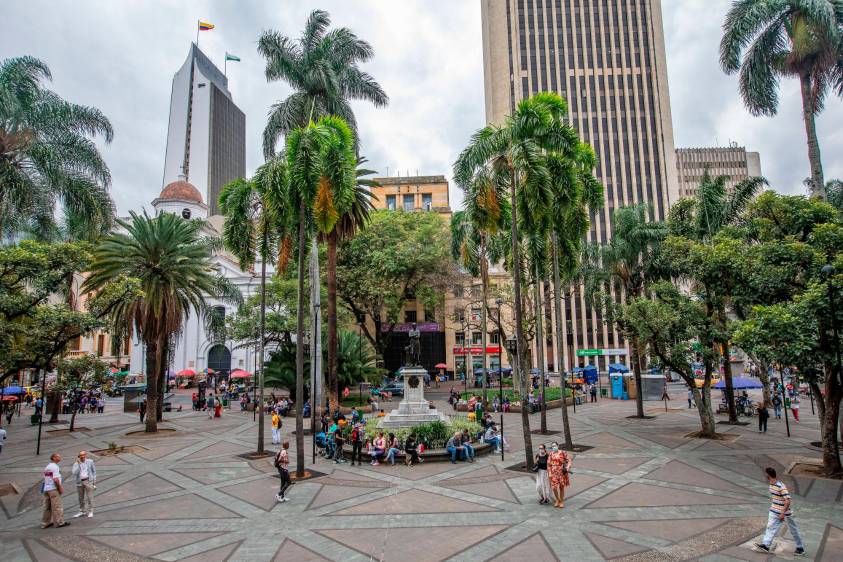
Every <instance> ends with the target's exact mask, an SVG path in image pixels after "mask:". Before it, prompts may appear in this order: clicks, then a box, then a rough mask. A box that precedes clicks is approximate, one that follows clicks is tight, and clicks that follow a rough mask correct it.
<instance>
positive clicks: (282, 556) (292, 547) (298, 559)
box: [272, 539, 330, 562]
mask: <svg viewBox="0 0 843 562" xmlns="http://www.w3.org/2000/svg"><path fill="white" fill-rule="evenodd" d="M288 560H289V561H292V560H295V562H330V560H328V559H327V558H325V557H324V556H322V555H320V554H318V553H316V552H314V551H312V550H310V549H309V548H307V547H305V546H302V545H300V544H299V543H297V542H295V541H293V540H290V539H287V540H285V541H284V542H283V543H282V544H281V547H280V548H279V549H278V552H276V553H275V556H274V557H273V558H272V562H287V561H288Z"/></svg>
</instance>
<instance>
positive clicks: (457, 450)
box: [445, 431, 465, 464]
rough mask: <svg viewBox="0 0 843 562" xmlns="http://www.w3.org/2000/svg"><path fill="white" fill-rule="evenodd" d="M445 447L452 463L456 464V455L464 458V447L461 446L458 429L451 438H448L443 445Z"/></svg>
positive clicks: (460, 434) (460, 436) (460, 435)
mask: <svg viewBox="0 0 843 562" xmlns="http://www.w3.org/2000/svg"><path fill="white" fill-rule="evenodd" d="M445 448H446V449H447V450H448V452H449V453H450V454H451V462H452V463H453V464H457V457H459V458H464V456H465V448H464V447H463V446H462V433H460V432H459V431H457V432H455V433H454V434H453V435H452V436H451V438H450V439H448V443H447V444H446V445H445Z"/></svg>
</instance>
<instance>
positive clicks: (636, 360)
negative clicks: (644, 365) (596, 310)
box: [631, 336, 644, 418]
mask: <svg viewBox="0 0 843 562" xmlns="http://www.w3.org/2000/svg"><path fill="white" fill-rule="evenodd" d="M631 339H632V342H631V343H632V374H633V376H634V378H635V416H636V417H639V418H643V417H644V393H643V392H642V390H643V389H642V388H641V385H642V383H641V353H640V351H639V350H640V344H641V342H639V341H638V336H632V338H631Z"/></svg>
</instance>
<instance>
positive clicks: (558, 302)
mask: <svg viewBox="0 0 843 562" xmlns="http://www.w3.org/2000/svg"><path fill="white" fill-rule="evenodd" d="M553 308H554V313H555V314H556V355H558V356H559V366H558V367H557V370H558V371H559V377H560V379H561V381H562V382H561V383H560V386H561V389H562V431H563V433H564V434H565V449H566V450H568V451H570V450H572V449H573V448H574V440H573V438H572V437H571V424H570V423H569V421H568V398H567V396H566V395H565V390H566V387H567V382H566V380H565V369H564V367H567V365H562V357H563V348H562V346H563V342H562V287H561V285H560V284H559V239H558V238H557V236H556V232H554V233H553Z"/></svg>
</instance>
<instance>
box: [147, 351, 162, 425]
mask: <svg viewBox="0 0 843 562" xmlns="http://www.w3.org/2000/svg"><path fill="white" fill-rule="evenodd" d="M158 345H159V342H158V341H157V340H154V339H152V340H150V341H147V342H146V418H145V419H146V432H147V433H157V432H158V418H157V416H156V415H155V412H157V411H158V358H159V353H158Z"/></svg>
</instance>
